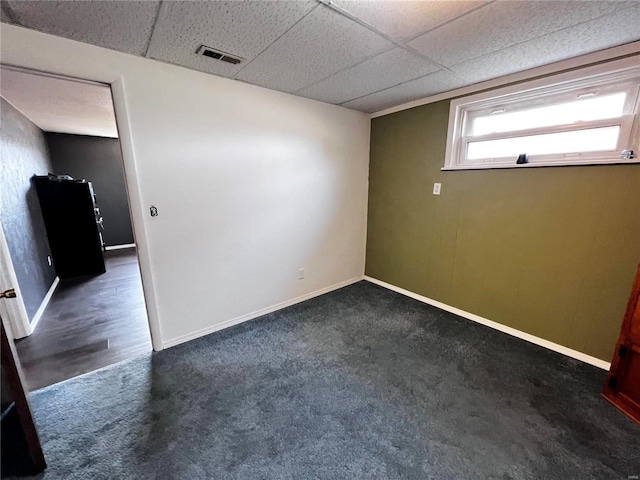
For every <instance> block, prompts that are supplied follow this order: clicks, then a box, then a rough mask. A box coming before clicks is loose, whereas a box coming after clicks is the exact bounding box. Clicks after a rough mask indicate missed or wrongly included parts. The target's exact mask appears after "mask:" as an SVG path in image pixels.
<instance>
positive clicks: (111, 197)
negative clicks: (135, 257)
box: [45, 133, 133, 246]
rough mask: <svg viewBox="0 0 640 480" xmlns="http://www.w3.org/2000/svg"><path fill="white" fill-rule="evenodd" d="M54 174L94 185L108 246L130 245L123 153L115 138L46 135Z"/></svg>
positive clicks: (131, 239)
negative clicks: (64, 175) (82, 180)
mask: <svg viewBox="0 0 640 480" xmlns="http://www.w3.org/2000/svg"><path fill="white" fill-rule="evenodd" d="M45 136H46V139H47V145H48V146H49V155H50V157H51V163H52V165H53V169H54V173H56V174H58V175H61V174H67V175H71V176H72V177H73V178H77V179H82V178H85V179H87V180H88V181H90V182H91V183H92V184H93V191H94V192H95V194H96V197H97V200H98V207H100V212H101V214H102V218H103V219H104V232H103V233H102V237H103V239H104V243H105V244H106V245H107V246H112V245H125V244H129V243H133V229H132V227H131V217H130V216H129V202H128V200H127V188H126V186H125V183H124V171H123V169H122V153H121V152H120V141H119V140H118V139H117V138H105V137H90V136H86V135H67V134H64V133H47V134H45Z"/></svg>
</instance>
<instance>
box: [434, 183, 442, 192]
mask: <svg viewBox="0 0 640 480" xmlns="http://www.w3.org/2000/svg"><path fill="white" fill-rule="evenodd" d="M441 187H442V184H440V183H434V184H433V194H434V195H440V188H441Z"/></svg>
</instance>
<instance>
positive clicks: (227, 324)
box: [163, 275, 365, 348]
mask: <svg viewBox="0 0 640 480" xmlns="http://www.w3.org/2000/svg"><path fill="white" fill-rule="evenodd" d="M364 278H365V277H364V276H362V275H360V276H357V277H354V278H351V279H349V280H345V281H344V282H340V283H336V284H334V285H331V286H329V287H325V288H321V289H320V290H316V291H315V292H311V293H307V294H305V295H301V296H299V297H296V298H293V299H291V300H286V301H284V302H280V303H277V304H275V305H272V306H270V307H266V308H263V309H261V310H256V311H255V312H251V313H247V314H246V315H242V316H240V317H236V318H232V319H231V320H227V321H225V322H222V323H217V324H215V325H212V326H210V327H207V328H203V329H202V330H197V331H195V332H193V333H187V334H186V335H181V336H179V337H176V338H173V339H171V340H167V341H165V342H163V347H164V348H169V347H174V346H176V345H179V344H181V343H184V342H188V341H189V340H195V339H196V338H199V337H203V336H205V335H209V334H210V333H214V332H217V331H220V330H224V329H225V328H229V327H232V326H234V325H238V324H239V323H243V322H246V321H248V320H253V319H254V318H258V317H261V316H262V315H266V314H268V313H272V312H275V311H277V310H281V309H283V308H286V307H290V306H291V305H295V304H296V303H300V302H304V301H305V300H309V299H311V298H314V297H318V296H320V295H324V294H325V293H329V292H333V291H334V290H338V289H339V288H342V287H346V286H347V285H352V284H354V283H357V282H359V281H361V280H363V279H364Z"/></svg>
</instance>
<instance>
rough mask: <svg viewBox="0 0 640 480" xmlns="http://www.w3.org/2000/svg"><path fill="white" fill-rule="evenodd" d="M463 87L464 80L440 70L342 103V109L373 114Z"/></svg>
mask: <svg viewBox="0 0 640 480" xmlns="http://www.w3.org/2000/svg"><path fill="white" fill-rule="evenodd" d="M463 85H465V80H464V79H462V78H460V77H458V76H456V75H454V74H451V73H450V72H447V71H445V70H440V71H438V72H435V73H432V74H430V75H427V76H424V77H421V78H417V79H415V80H411V81H409V82H406V83H403V84H401V85H398V86H395V87H391V88H388V89H386V90H382V91H380V92H377V93H373V94H371V95H367V96H365V97H362V98H358V99H355V100H351V101H349V102H346V103H343V104H342V106H343V107H347V108H352V109H354V110H360V111H363V112H368V113H373V112H378V111H380V110H384V109H385V108H389V107H395V106H396V105H402V104H403V103H407V102H410V101H411V100H417V99H419V98H424V97H428V96H430V95H435V94H437V93H442V92H447V91H449V90H453V89H456V88H459V87H462V86H463Z"/></svg>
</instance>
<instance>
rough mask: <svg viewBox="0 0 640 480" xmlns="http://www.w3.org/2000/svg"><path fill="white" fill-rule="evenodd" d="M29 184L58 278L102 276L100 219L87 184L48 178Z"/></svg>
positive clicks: (91, 188)
mask: <svg viewBox="0 0 640 480" xmlns="http://www.w3.org/2000/svg"><path fill="white" fill-rule="evenodd" d="M33 182H34V183H35V187H36V191H37V192H38V199H39V200H40V208H41V210H42V216H43V218H44V225H45V228H46V230H47V237H48V238H49V247H50V249H51V255H52V257H53V263H54V266H55V269H56V274H57V275H58V277H60V278H61V279H66V278H73V277H79V276H83V275H99V274H101V273H104V272H105V271H106V270H105V265H104V242H103V241H102V217H101V216H100V210H99V208H98V207H97V205H96V196H95V194H94V193H93V187H92V186H91V182H87V181H86V180H73V179H72V178H71V177H69V176H67V175H51V174H49V175H48V176H34V177H33Z"/></svg>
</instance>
